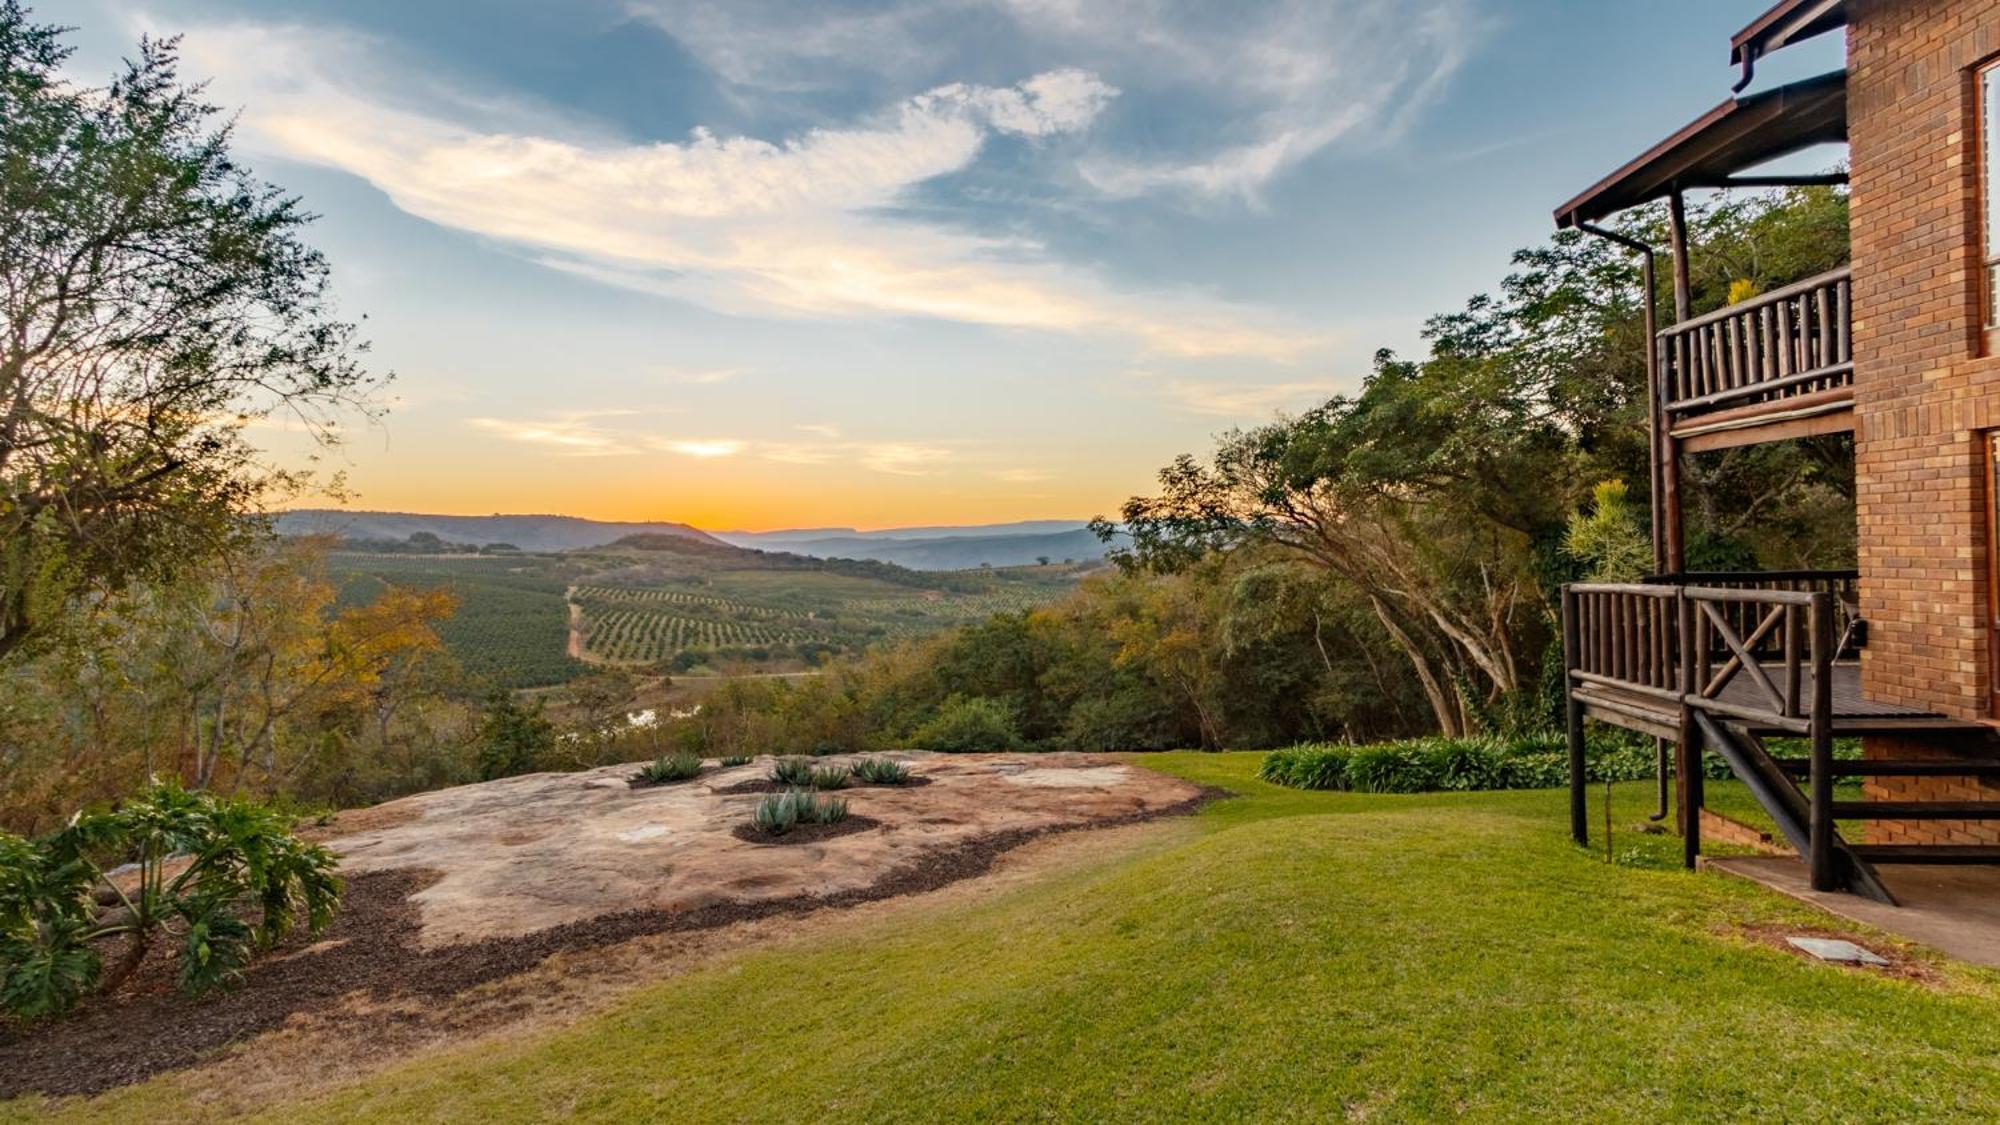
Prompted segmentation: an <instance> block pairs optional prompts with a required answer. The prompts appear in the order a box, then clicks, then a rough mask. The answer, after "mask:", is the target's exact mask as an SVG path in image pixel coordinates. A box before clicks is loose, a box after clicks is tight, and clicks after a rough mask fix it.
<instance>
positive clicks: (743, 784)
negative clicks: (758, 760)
mask: <svg viewBox="0 0 2000 1125" xmlns="http://www.w3.org/2000/svg"><path fill="white" fill-rule="evenodd" d="M930 783H931V779H930V778H928V777H912V778H910V780H909V781H907V782H905V783H903V784H902V785H871V784H869V783H868V782H866V781H862V780H861V779H860V778H855V777H850V778H848V779H847V784H846V785H844V786H842V787H841V788H843V789H921V788H923V787H924V786H926V785H929V784H930ZM797 788H799V787H798V786H796V785H783V784H780V783H778V782H775V781H772V780H771V779H770V778H768V777H759V778H753V779H752V780H750V781H739V782H737V783H736V784H734V785H725V786H723V787H722V788H720V789H717V790H716V791H715V794H716V796H718V797H740V796H743V795H744V794H747V793H783V792H786V791H787V790H791V789H797ZM821 792H823V793H838V792H840V790H839V789H823V790H821Z"/></svg>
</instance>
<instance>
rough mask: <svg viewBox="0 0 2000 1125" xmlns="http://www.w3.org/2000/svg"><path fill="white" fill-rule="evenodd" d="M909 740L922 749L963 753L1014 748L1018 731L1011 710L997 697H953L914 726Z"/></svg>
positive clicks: (1015, 747)
mask: <svg viewBox="0 0 2000 1125" xmlns="http://www.w3.org/2000/svg"><path fill="white" fill-rule="evenodd" d="M913 741H914V742H915V743H916V744H917V745H918V746H920V747H922V748H924V749H925V750H941V751H945V752H947V753H959V754H965V753H978V752H981V751H987V752H993V751H1007V750H1018V749H1020V747H1021V734H1020V731H1019V730H1018V729H1017V728H1016V726H1015V722H1014V713H1013V711H1012V709H1010V708H1009V707H1008V706H1007V705H1006V704H1005V703H1003V702H1001V701H1000V700H997V699H984V698H977V697H965V696H954V697H952V698H951V699H947V700H945V702H944V706H942V707H940V708H938V712H937V716H936V717H935V718H933V719H931V721H930V722H927V723H925V724H924V725H923V726H921V727H919V728H917V732H916V735H915V736H914V738H913Z"/></svg>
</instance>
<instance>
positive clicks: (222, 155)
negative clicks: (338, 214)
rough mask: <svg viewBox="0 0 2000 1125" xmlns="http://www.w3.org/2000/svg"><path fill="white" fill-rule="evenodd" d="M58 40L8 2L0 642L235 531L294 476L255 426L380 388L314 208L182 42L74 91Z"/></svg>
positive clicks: (165, 570) (164, 573)
mask: <svg viewBox="0 0 2000 1125" xmlns="http://www.w3.org/2000/svg"><path fill="white" fill-rule="evenodd" d="M62 37H63V31H62V29H59V28H55V27H51V26H48V25H42V24H36V23H34V22H32V21H31V19H30V16H29V13H28V12H27V10H26V9H24V8H23V7H22V6H21V4H20V3H19V0H0V154H4V159H0V316H4V325H0V658H4V657H5V656H7V655H8V654H10V653H12V652H14V651H17V650H18V649H20V647H21V646H22V645H24V644H25V643H27V642H29V641H30V640H32V639H34V638H35V637H36V636H37V635H40V634H44V633H46V632H47V631H48V629H49V628H50V627H51V626H52V624H53V623H54V622H55V621H56V620H58V619H60V618H61V617H62V615H63V614H64V613H65V611H66V610H67V609H68V607H70V606H72V605H74V604H75V603H76V602H77V601H78V600H79V599H80V598H82V597H83V596H85V595H86V594H89V593H92V592H103V591H115V590H118V589H122V588H124V587H126V586H128V585H131V584H134V583H144V582H153V581H162V580H166V579H170V578H172V577H173V576H175V575H177V574H180V573H183V572H184V571H185V570H186V569H188V568H189V567H191V566H196V565H198V564H199V563H200V562H201V561H203V560H206V559H210V558H214V557H215V556H216V555H218V554H219V553H221V552H222V551H224V550H226V549H227V548H228V546H229V545H230V544H231V543H232V542H234V541H235V540H236V539H237V538H238V537H239V536H240V535H241V534H242V533H243V531H244V527H243V523H242V521H241V519H240V518H239V517H240V516H241V515H242V513H244V512H246V511H249V510H253V509H254V508H256V507H257V505H258V503H259V501H260V499H261V498H263V497H264V496H266V495H267V494H268V492H269V490H270V489H272V488H274V487H279V486H282V485H283V484H285V483H287V482H288V481H291V480H294V479H295V478H292V477H289V476H287V475H286V474H283V473H279V472H275V471H272V470H268V469H266V468H264V467H262V466H260V465H259V463H258V461H257V458H256V456H255V453H254V450H252V448H251V447H250V445H249V444H248V442H247V441H246V440H245V437H244V430H245V427H246V426H247V425H248V424H249V423H251V422H253V421H255V420H257V419H260V418H264V417H267V416H270V415H273V414H277V413H282V414H284V415H285V416H286V417H287V418H288V419H289V420H292V421H296V422H298V423H300V424H303V425H304V426H305V427H306V428H307V429H308V430H310V431H312V432H313V433H315V434H316V435H318V436H319V437H321V438H322V439H323V440H331V439H332V436H333V435H332V430H331V423H332V422H333V421H334V417H335V412H336V411H338V410H340V409H342V408H345V407H365V406H366V404H367V402H368V399H369V392H370V391H371V390H372V388H373V387H374V386H375V385H376V380H375V379H374V378H373V377H371V376H370V375H369V374H368V373H367V372H366V371H365V370H364V369H363V368H362V367H361V366H360V363H359V360H358V356H359V355H360V353H361V352H363V351H364V350H365V345H363V344H362V343H361V342H359V340H358V339H357V336H356V332H355V327H354V325H352V324H350V323H347V322H344V321H341V320H340V319H338V318H337V317H336V316H335V315H334V314H333V309H332V302H331V299H330V297H329V294H328V289H327V280H328V270H327V265H326V262H325V260H324V259H323V258H322V257H321V256H320V254H319V253H318V252H316V251H314V250H313V249H311V248H310V247H308V246H307V245H306V244H305V243H304V242H303V241H301V238H300V232H301V230H302V229H303V228H304V227H305V226H306V224H307V223H308V222H310V220H311V218H312V216H311V215H309V214H308V213H307V212H306V211H304V210H303V209H302V207H301V206H300V203H299V201H298V200H297V199H296V198H294V197H291V196H288V195H285V194H283V193H282V192H281V191H279V190H278V189H277V188H275V187H272V186H271V185H269V184H267V183H264V182H263V181H260V180H258V179H257V178H256V177H255V176H253V175H252V174H251V173H250V172H249V171H248V170H247V169H245V168H243V167H242V166H241V165H240V164H238V163H237V162H236V160H235V159H234V158H233V157H232V156H231V155H230V151H229V147H230V139H231V138H230V130H229V127H228V126H227V125H226V124H217V123H216V121H217V117H216V111H215V109H214V107H212V106H210V105H208V104H207V103H205V102H204V101H203V100H202V99H201V90H200V87H199V86H196V85H188V84H186V83H183V82H182V81H181V79H180V76H179V71H178V58H177V54H176V44H175V41H173V40H165V41H158V40H151V39H148V40H144V41H142V42H141V43H140V46H139V50H138V53H137V57H136V58H135V59H134V60H132V61H130V62H128V63H127V64H126V66H125V69H124V71H123V72H122V73H121V74H120V75H119V76H118V77H117V78H116V79H115V80H113V81H112V82H111V84H110V85H108V86H106V87H104V88H101V89H84V88H78V87H75V86H73V85H71V84H69V83H68V82H66V81H65V80H64V79H63V78H62V77H61V75H60V73H59V71H60V68H61V66H62V64H63V62H64V60H65V59H66V58H68V56H69V54H70V50H71V49H70V48H69V47H67V46H66V45H65V44H64V43H63V38H62Z"/></svg>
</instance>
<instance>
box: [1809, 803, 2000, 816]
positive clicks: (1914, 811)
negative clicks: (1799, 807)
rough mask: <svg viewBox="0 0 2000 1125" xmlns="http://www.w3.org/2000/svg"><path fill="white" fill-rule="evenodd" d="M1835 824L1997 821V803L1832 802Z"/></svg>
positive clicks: (1999, 812)
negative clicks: (1838, 821) (1862, 821)
mask: <svg viewBox="0 0 2000 1125" xmlns="http://www.w3.org/2000/svg"><path fill="white" fill-rule="evenodd" d="M1833 816H1834V819H1835V820H2000V801H1835V802H1834V803H1833Z"/></svg>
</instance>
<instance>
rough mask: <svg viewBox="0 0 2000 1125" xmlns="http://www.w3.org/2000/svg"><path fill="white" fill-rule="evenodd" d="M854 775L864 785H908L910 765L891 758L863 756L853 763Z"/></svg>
mask: <svg viewBox="0 0 2000 1125" xmlns="http://www.w3.org/2000/svg"><path fill="white" fill-rule="evenodd" d="M854 776H855V777H857V778H859V779H860V780H861V783H862V784H864V785H908V784H909V783H910V767H908V766H906V765H904V764H903V763H901V762H898V761H895V760H894V759H891V758H863V759H861V760H860V761H858V762H856V763H854Z"/></svg>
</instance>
